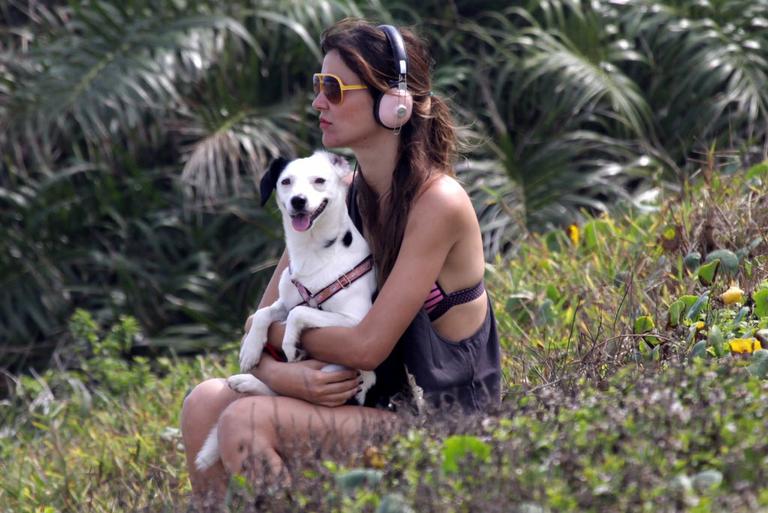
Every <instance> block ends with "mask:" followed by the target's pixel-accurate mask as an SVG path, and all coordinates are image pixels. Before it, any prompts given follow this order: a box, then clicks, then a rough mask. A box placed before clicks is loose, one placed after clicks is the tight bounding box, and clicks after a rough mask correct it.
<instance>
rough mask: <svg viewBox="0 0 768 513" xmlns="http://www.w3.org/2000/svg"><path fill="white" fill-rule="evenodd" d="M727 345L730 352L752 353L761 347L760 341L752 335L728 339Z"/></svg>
mask: <svg viewBox="0 0 768 513" xmlns="http://www.w3.org/2000/svg"><path fill="white" fill-rule="evenodd" d="M728 345H729V346H730V347H731V352H732V353H740V354H746V353H753V352H755V351H757V350H758V349H762V346H761V345H760V341H759V340H757V339H756V338H754V337H750V338H734V339H731V340H729V341H728Z"/></svg>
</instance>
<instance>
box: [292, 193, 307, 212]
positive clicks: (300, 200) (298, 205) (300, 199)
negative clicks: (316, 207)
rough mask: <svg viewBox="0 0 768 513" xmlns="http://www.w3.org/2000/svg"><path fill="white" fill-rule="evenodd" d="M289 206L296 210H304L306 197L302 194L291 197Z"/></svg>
mask: <svg viewBox="0 0 768 513" xmlns="http://www.w3.org/2000/svg"><path fill="white" fill-rule="evenodd" d="M291 206H292V207H293V208H294V209H296V210H304V207H306V206H307V197H306V196H304V195H298V196H294V197H293V198H291Z"/></svg>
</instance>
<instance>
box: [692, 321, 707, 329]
mask: <svg viewBox="0 0 768 513" xmlns="http://www.w3.org/2000/svg"><path fill="white" fill-rule="evenodd" d="M694 326H696V331H699V330H703V329H704V326H706V325H705V324H704V321H696V324H694Z"/></svg>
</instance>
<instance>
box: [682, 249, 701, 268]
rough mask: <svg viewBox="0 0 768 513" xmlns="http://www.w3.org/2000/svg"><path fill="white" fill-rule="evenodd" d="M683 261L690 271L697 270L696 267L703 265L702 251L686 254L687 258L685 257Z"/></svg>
mask: <svg viewBox="0 0 768 513" xmlns="http://www.w3.org/2000/svg"><path fill="white" fill-rule="evenodd" d="M683 263H684V264H685V268H686V269H688V270H689V271H691V272H693V271H695V270H696V268H698V267H699V265H701V253H699V252H698V251H691V252H690V253H688V254H687V255H685V258H684V259H683Z"/></svg>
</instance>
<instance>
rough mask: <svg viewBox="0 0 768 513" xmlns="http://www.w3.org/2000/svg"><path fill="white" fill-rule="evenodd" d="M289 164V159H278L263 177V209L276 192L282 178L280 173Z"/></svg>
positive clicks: (260, 187)
mask: <svg viewBox="0 0 768 513" xmlns="http://www.w3.org/2000/svg"><path fill="white" fill-rule="evenodd" d="M288 162H290V161H289V160H288V159H284V158H283V157H277V158H276V159H275V160H273V161H272V162H271V163H270V164H269V167H268V168H267V170H266V171H265V172H264V175H263V176H262V177H261V182H260V183H259V192H260V193H261V206H262V207H263V206H264V205H266V204H267V201H268V200H269V197H270V196H271V195H272V191H274V190H275V187H276V186H277V179H278V178H279V177H280V173H282V172H283V169H285V166H287V165H288Z"/></svg>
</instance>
